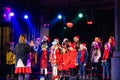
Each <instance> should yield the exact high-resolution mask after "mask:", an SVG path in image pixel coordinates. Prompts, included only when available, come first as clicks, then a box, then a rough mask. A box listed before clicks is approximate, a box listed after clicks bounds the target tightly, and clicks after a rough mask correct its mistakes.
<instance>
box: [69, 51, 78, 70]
mask: <svg viewBox="0 0 120 80" xmlns="http://www.w3.org/2000/svg"><path fill="white" fill-rule="evenodd" d="M68 53H69V68H76V56H77V51H76V49H73V50H69V51H68Z"/></svg>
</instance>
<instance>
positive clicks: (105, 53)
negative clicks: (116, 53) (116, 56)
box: [102, 49, 109, 60]
mask: <svg viewBox="0 0 120 80" xmlns="http://www.w3.org/2000/svg"><path fill="white" fill-rule="evenodd" d="M108 57H109V49H105V50H104V54H103V57H102V59H103V60H106V59H108Z"/></svg>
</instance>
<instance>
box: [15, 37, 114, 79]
mask: <svg viewBox="0 0 120 80" xmlns="http://www.w3.org/2000/svg"><path fill="white" fill-rule="evenodd" d="M79 39H80V36H75V37H74V38H73V42H71V41H69V39H68V38H64V39H63V41H62V43H61V44H60V43H59V39H58V38H55V39H54V40H53V42H52V43H50V39H49V37H48V36H46V35H45V36H43V38H42V40H40V38H37V39H36V41H35V42H34V41H30V43H28V45H29V46H30V49H31V50H29V51H28V52H29V55H30V56H29V59H30V61H28V60H27V62H30V65H27V67H32V66H35V65H36V64H37V63H38V62H39V67H40V73H41V74H45V75H47V74H48V64H49V63H50V66H51V68H52V76H53V78H55V77H65V76H66V75H68V74H70V75H71V76H76V75H78V73H79V77H80V79H84V78H85V75H86V69H85V68H86V67H85V66H86V65H87V64H88V57H90V61H91V66H92V74H93V73H94V72H95V73H96V77H97V78H99V77H98V76H99V75H98V74H99V72H98V71H99V65H100V63H102V66H103V79H105V78H106V76H105V73H107V79H110V69H109V67H110V60H111V57H112V53H113V51H114V48H115V40H114V37H110V38H109V39H108V42H106V43H105V45H104V47H103V44H102V42H101V40H100V38H99V37H95V39H94V41H93V42H92V45H91V50H90V53H88V50H87V45H86V43H82V42H80V41H79ZM26 44H27V43H26ZM28 49H29V48H28ZM15 51H16V49H15ZM14 53H15V54H17V51H16V52H14ZM39 54H40V56H38V55H39ZM16 56H17V55H16ZM19 56H20V55H19ZM17 58H18V60H17V63H16V64H19V63H18V61H19V62H20V61H21V60H22V59H21V58H20V57H17ZM23 60H24V59H23ZM23 60H22V61H23ZM27 62H26V63H25V62H23V64H27ZM20 63H21V62H20ZM18 67H21V66H18ZM16 69H17V68H16ZM16 69H15V71H16ZM28 70H29V69H27V71H28ZM106 71H107V72H106ZM16 73H19V72H18V70H17V71H16ZM22 73H23V72H22ZM29 73H32V72H31V71H30V70H29V72H28V74H29Z"/></svg>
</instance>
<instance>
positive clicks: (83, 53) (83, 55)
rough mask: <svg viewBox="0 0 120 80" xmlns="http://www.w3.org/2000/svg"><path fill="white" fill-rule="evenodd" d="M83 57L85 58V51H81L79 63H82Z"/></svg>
mask: <svg viewBox="0 0 120 80" xmlns="http://www.w3.org/2000/svg"><path fill="white" fill-rule="evenodd" d="M84 57H85V51H84V50H81V58H80V62H84Z"/></svg>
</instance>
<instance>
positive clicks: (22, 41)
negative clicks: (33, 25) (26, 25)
mask: <svg viewBox="0 0 120 80" xmlns="http://www.w3.org/2000/svg"><path fill="white" fill-rule="evenodd" d="M31 51H32V50H31V47H30V46H29V44H27V38H26V35H25V34H21V35H20V37H19V43H18V44H17V45H16V46H15V49H14V53H15V55H16V66H15V73H16V74H18V80H29V74H30V73H31V64H30V55H29V52H31Z"/></svg>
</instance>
